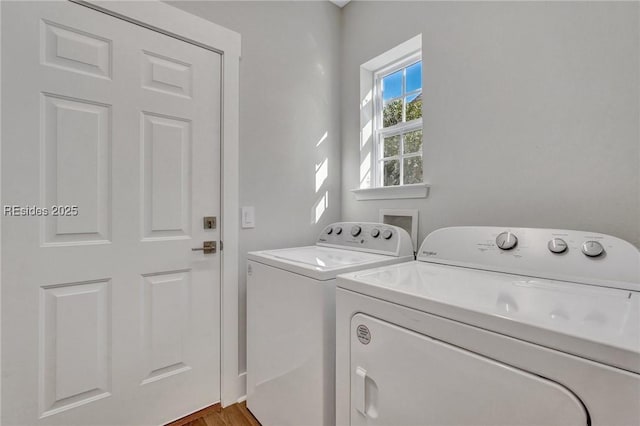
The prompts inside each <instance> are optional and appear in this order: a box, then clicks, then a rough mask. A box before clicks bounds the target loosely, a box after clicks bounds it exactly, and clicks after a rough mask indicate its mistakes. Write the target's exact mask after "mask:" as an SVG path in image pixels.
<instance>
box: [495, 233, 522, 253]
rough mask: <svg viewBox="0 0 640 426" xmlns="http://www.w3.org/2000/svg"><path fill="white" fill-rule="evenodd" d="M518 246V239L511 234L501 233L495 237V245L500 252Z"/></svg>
mask: <svg viewBox="0 0 640 426" xmlns="http://www.w3.org/2000/svg"><path fill="white" fill-rule="evenodd" d="M516 244H518V237H516V236H515V235H514V234H512V233H511V232H502V233H501V234H499V235H498V236H497V237H496V245H497V246H498V247H499V248H500V249H502V250H511V249H512V248H514V247H515V246H516Z"/></svg>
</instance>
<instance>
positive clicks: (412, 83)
mask: <svg viewBox="0 0 640 426" xmlns="http://www.w3.org/2000/svg"><path fill="white" fill-rule="evenodd" d="M406 84H407V88H406V90H405V92H412V91H414V90H418V89H420V88H421V87H422V61H420V62H417V63H415V64H413V65H411V66H410V67H407V83H406Z"/></svg>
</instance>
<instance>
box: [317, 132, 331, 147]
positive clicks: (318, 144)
mask: <svg viewBox="0 0 640 426" xmlns="http://www.w3.org/2000/svg"><path fill="white" fill-rule="evenodd" d="M328 136H329V132H324V135H322V137H321V138H320V140H319V141H318V143H317V144H316V148H317V147H319V146H320V145H322V142H324V141H325V140H326V139H327V137H328Z"/></svg>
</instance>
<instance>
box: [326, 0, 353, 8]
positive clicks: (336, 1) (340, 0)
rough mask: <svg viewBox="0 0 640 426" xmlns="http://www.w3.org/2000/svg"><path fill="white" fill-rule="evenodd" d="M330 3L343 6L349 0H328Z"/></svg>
mask: <svg viewBox="0 0 640 426" xmlns="http://www.w3.org/2000/svg"><path fill="white" fill-rule="evenodd" d="M329 1H330V2H331V3H333V4H335V5H336V6H338V7H344V5H346V4H347V3H349V2H350V1H351V0H329Z"/></svg>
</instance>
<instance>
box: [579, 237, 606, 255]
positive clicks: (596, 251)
mask: <svg viewBox="0 0 640 426" xmlns="http://www.w3.org/2000/svg"><path fill="white" fill-rule="evenodd" d="M582 252H583V253H584V254H585V255H586V256H589V257H598V256H600V255H602V253H604V247H602V244H600V243H599V242H597V241H586V242H584V243H583V244H582Z"/></svg>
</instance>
